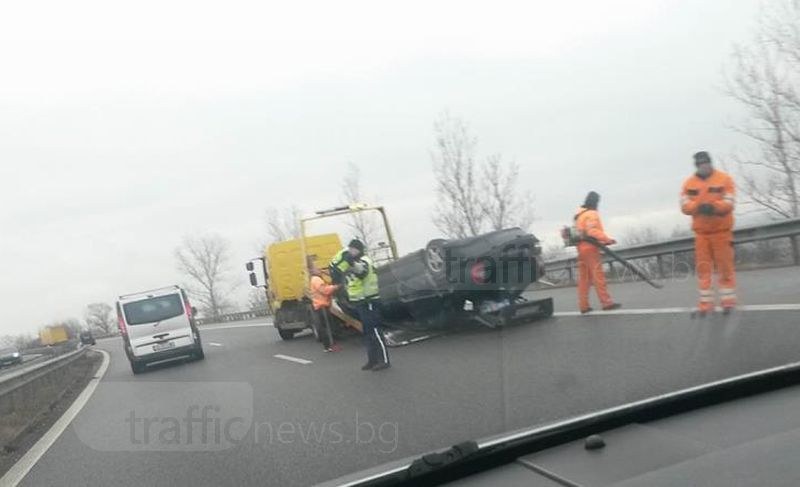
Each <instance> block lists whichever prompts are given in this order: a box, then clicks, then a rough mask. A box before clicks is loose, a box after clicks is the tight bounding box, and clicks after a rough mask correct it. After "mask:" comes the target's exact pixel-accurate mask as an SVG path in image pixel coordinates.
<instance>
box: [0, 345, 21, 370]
mask: <svg viewBox="0 0 800 487" xmlns="http://www.w3.org/2000/svg"><path fill="white" fill-rule="evenodd" d="M21 363H22V354H21V353H20V352H19V349H17V347H3V348H0V367H2V366H4V365H17V364H21Z"/></svg>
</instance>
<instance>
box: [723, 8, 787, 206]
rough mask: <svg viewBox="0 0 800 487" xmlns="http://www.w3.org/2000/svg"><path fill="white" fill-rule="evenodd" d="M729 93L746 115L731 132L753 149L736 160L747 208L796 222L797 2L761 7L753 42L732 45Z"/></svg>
mask: <svg viewBox="0 0 800 487" xmlns="http://www.w3.org/2000/svg"><path fill="white" fill-rule="evenodd" d="M733 61H734V72H733V74H732V75H730V76H729V77H728V78H729V79H728V93H729V94H730V96H732V97H733V98H734V99H736V100H738V101H739V102H740V103H741V104H742V106H743V107H744V108H745V110H746V111H747V116H748V119H747V120H746V121H745V122H743V123H742V124H741V125H740V126H738V127H736V130H737V131H738V132H740V133H742V134H743V135H745V136H747V137H748V138H749V139H750V140H751V141H752V142H753V146H754V149H753V150H752V151H750V152H749V153H746V154H739V155H738V156H737V163H738V167H739V170H740V172H741V177H742V182H743V184H742V190H743V192H744V194H745V195H746V196H747V199H748V201H747V202H748V203H750V204H751V205H754V206H755V207H756V208H757V209H759V210H762V211H766V212H767V214H769V215H772V216H773V217H778V218H796V217H800V92H798V86H800V1H798V0H775V1H771V2H769V3H766V2H765V3H764V4H763V10H762V12H761V16H760V19H759V25H758V29H757V31H756V34H755V36H754V39H753V41H752V43H751V44H750V45H748V46H736V47H735V50H734V54H733Z"/></svg>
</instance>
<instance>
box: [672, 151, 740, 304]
mask: <svg viewBox="0 0 800 487" xmlns="http://www.w3.org/2000/svg"><path fill="white" fill-rule="evenodd" d="M694 163H695V166H696V168H697V171H696V172H695V174H694V175H692V176H691V177H690V178H688V179H687V180H686V181H685V182H684V183H683V189H682V190H681V211H682V212H683V213H684V214H686V215H691V216H692V230H694V235H695V238H694V256H695V271H696V273H697V281H698V290H699V292H700V302H699V304H698V311H699V313H700V314H701V315H704V314H706V313H708V312H711V311H714V291H713V289H712V285H711V284H712V283H711V277H712V274H713V273H715V272H716V274H717V285H718V287H719V294H720V300H721V304H722V309H723V311H724V312H725V313H729V312H730V311H731V310H733V309H734V308H735V307H736V268H735V264H734V252H733V206H734V201H735V200H734V198H735V196H736V195H735V191H736V190H735V187H734V183H733V178H731V177H730V176H729V175H728V174H726V173H724V172H722V171H720V170H718V169H715V168H714V166H713V165H712V164H711V156H710V155H709V154H708V152H698V153H696V154H695V155H694Z"/></svg>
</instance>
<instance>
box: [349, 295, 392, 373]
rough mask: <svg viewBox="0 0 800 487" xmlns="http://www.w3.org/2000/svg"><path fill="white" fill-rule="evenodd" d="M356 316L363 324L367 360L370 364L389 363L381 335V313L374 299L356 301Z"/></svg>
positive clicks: (387, 351) (387, 352)
mask: <svg viewBox="0 0 800 487" xmlns="http://www.w3.org/2000/svg"><path fill="white" fill-rule="evenodd" d="M357 304H358V306H357V309H358V317H359V319H360V320H361V325H362V326H363V332H364V333H363V335H364V348H366V349H367V362H369V363H371V364H379V363H383V362H386V363H387V364H388V363H389V350H388V349H387V348H386V343H384V341H383V335H381V331H380V327H381V315H380V311H379V309H378V306H379V303H378V301H376V300H372V301H362V302H358V303H357Z"/></svg>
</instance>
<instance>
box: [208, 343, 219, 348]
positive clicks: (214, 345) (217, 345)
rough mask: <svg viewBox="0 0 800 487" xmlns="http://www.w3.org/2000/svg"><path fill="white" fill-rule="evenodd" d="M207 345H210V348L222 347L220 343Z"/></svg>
mask: <svg viewBox="0 0 800 487" xmlns="http://www.w3.org/2000/svg"><path fill="white" fill-rule="evenodd" d="M208 344H209V345H211V346H212V347H221V346H222V344H221V343H217V342H208Z"/></svg>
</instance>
